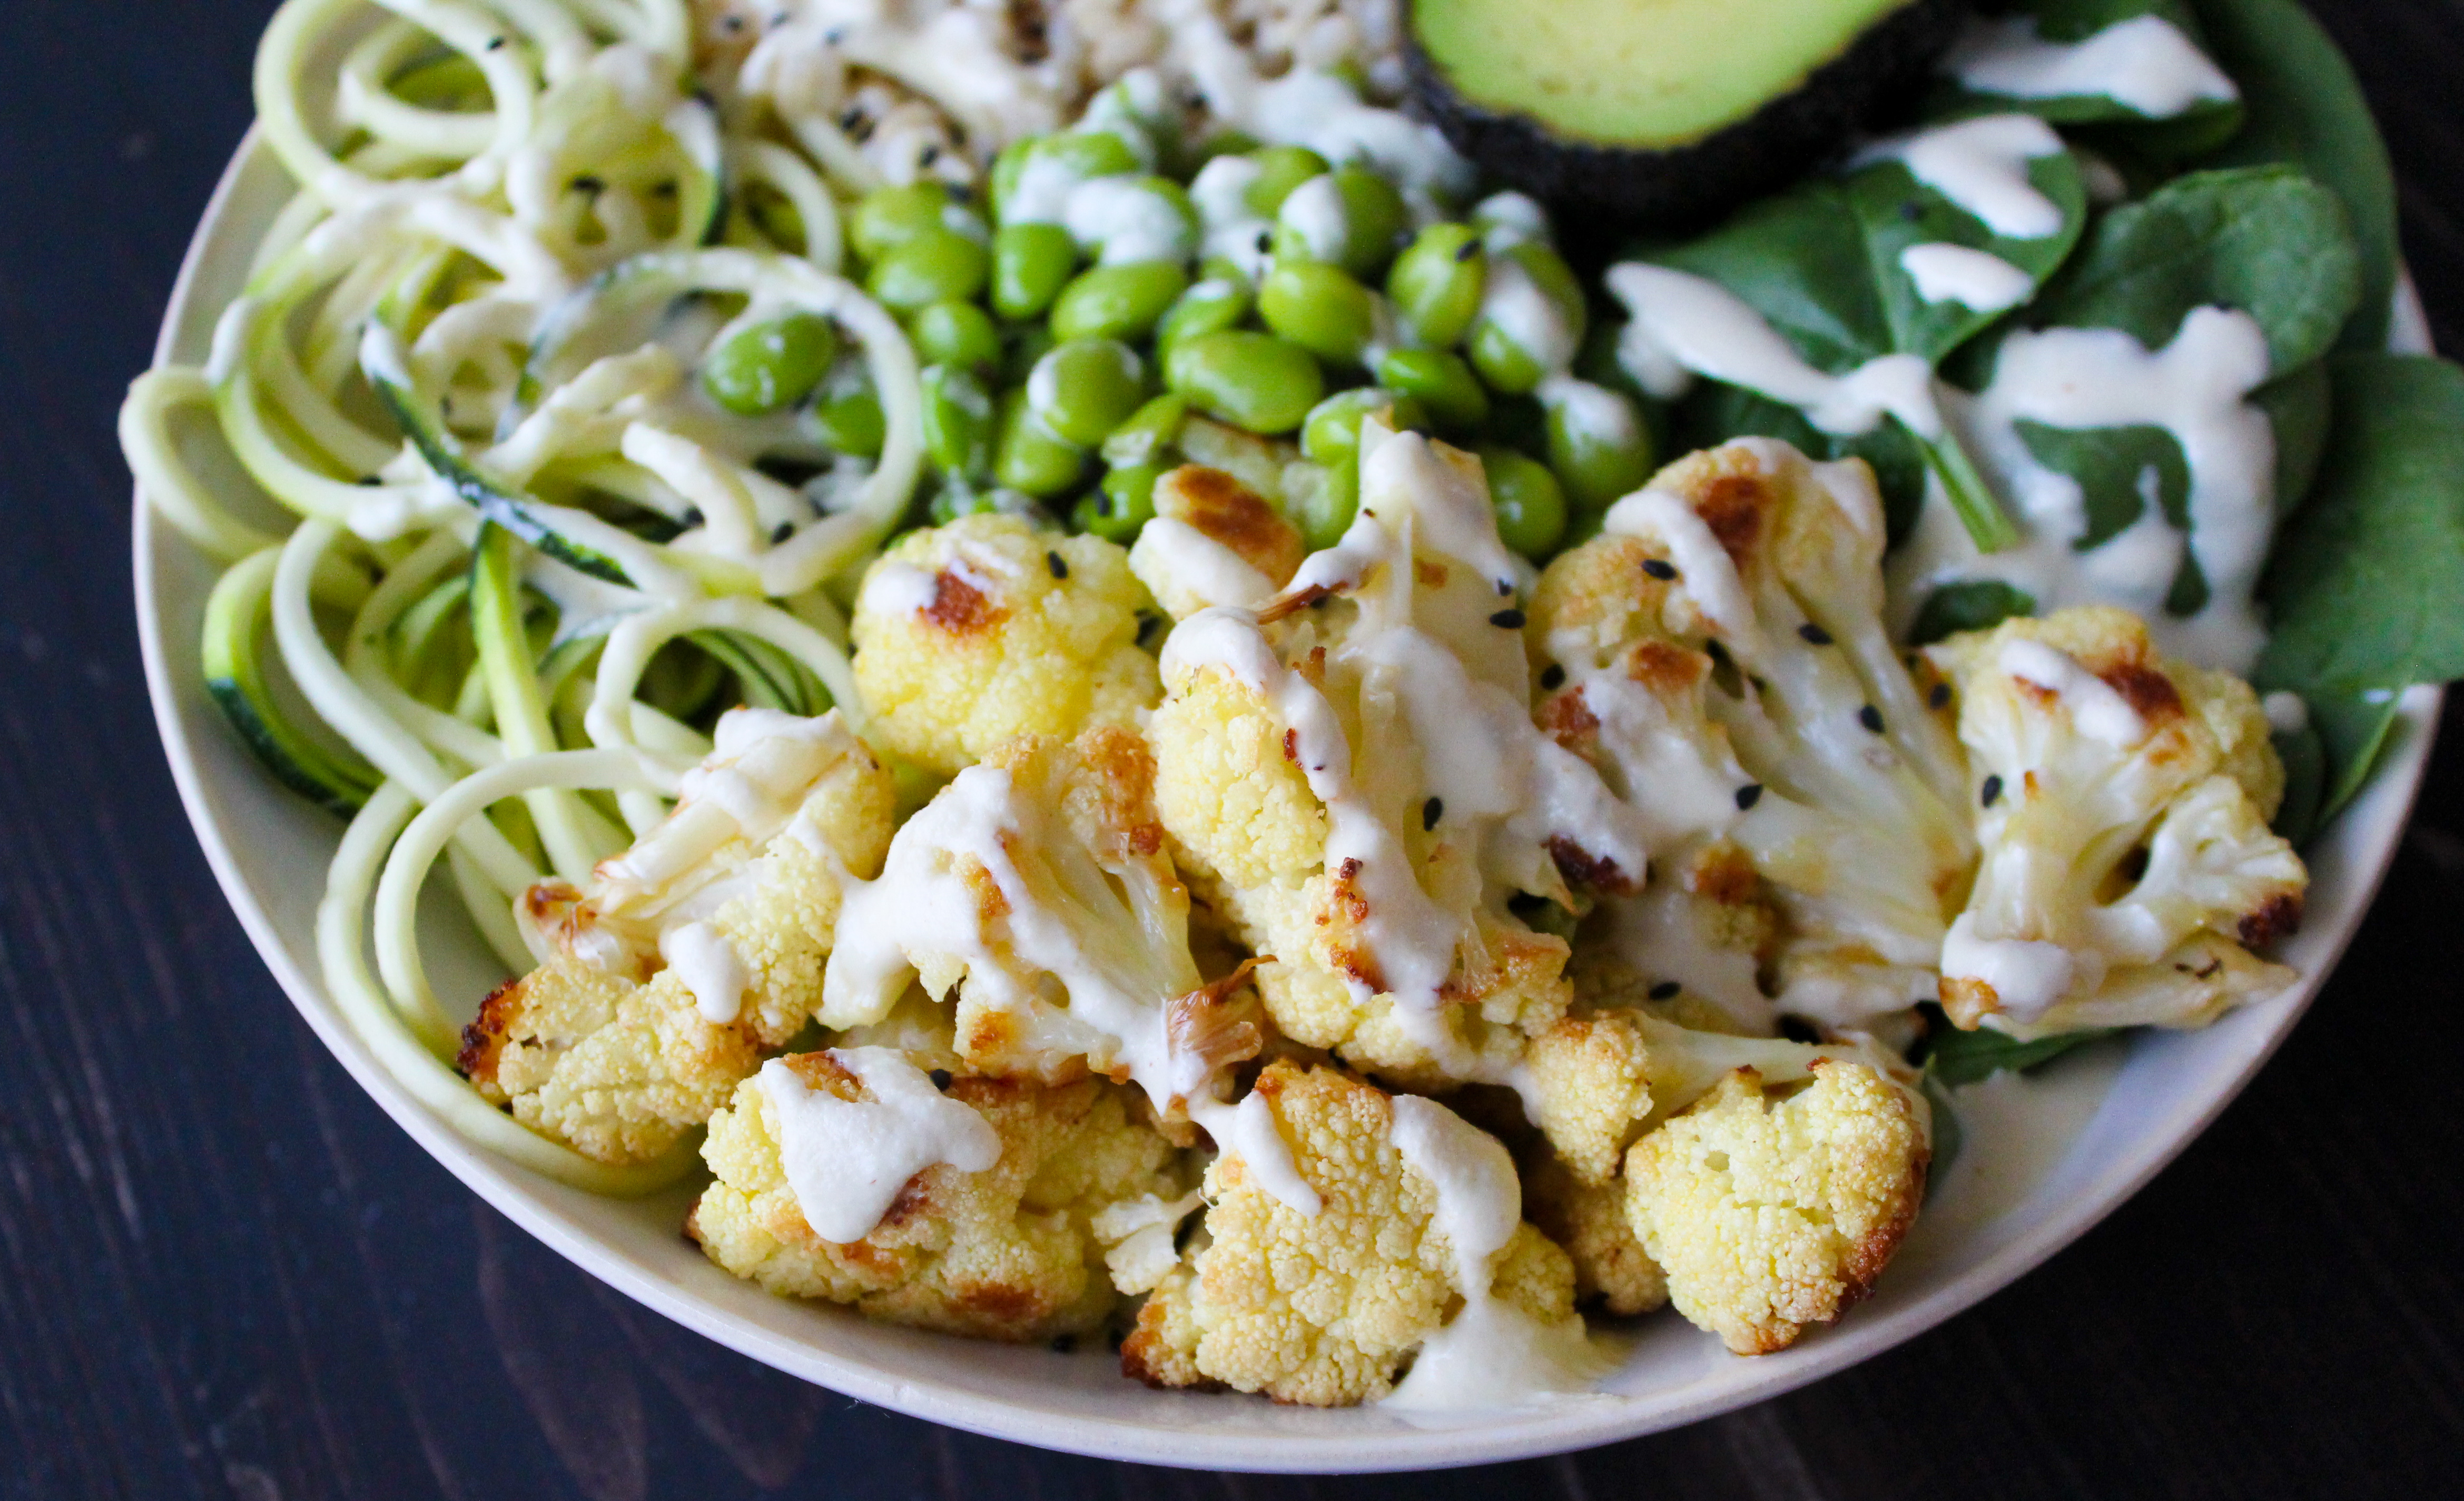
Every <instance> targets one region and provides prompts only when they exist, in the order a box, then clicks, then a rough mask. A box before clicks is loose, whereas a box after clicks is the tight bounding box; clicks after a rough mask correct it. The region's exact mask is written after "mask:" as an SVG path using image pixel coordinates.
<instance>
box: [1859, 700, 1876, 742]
mask: <svg viewBox="0 0 2464 1501" xmlns="http://www.w3.org/2000/svg"><path fill="white" fill-rule="evenodd" d="M1857 722H1858V723H1859V724H1861V725H1863V726H1864V727H1865V728H1867V729H1869V730H1871V731H1873V732H1874V733H1875V734H1877V735H1880V734H1881V733H1882V711H1881V710H1880V709H1877V708H1875V707H1874V706H1873V705H1872V704H1867V705H1866V706H1865V707H1863V708H1862V709H1859V710H1858V711H1857Z"/></svg>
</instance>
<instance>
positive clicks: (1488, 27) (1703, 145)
mask: <svg viewBox="0 0 2464 1501" xmlns="http://www.w3.org/2000/svg"><path fill="white" fill-rule="evenodd" d="M1966 10H1967V7H1966V5H1965V3H1964V0H1537V3H1535V0H1413V4H1412V8H1411V18H1410V22H1409V25H1408V27H1407V29H1406V36H1405V46H1404V61H1405V64H1406V66H1407V67H1408V69H1409V70H1410V74H1411V79H1412V94H1413V100H1414V102H1415V104H1416V105H1417V106H1418V107H1419V110H1420V112H1421V113H1423V114H1424V115H1425V116H1427V117H1428V118H1429V119H1430V120H1432V121H1435V122H1436V123H1437V125H1438V127H1439V128H1440V129H1441V130H1442V131H1444V132H1445V135H1446V138H1447V139H1448V140H1449V141H1451V142H1452V143H1454V146H1455V149H1457V150H1459V151H1461V152H1463V154H1464V155H1465V156H1467V157H1470V158H1471V159H1472V160H1473V161H1475V162H1477V163H1479V164H1480V165H1481V166H1483V167H1485V169H1486V170H1487V172H1488V174H1489V175H1490V176H1492V177H1494V178H1497V179H1499V180H1501V181H1504V182H1507V183H1510V184H1512V185H1513V186H1515V187H1517V188H1523V189H1524V190H1525V191H1527V192H1529V193H1532V194H1533V195H1534V196H1536V197H1539V198H1542V199H1544V200H1546V201H1547V202H1548V203H1549V204H1550V205H1551V207H1552V208H1554V209H1556V210H1559V213H1560V216H1561V218H1563V217H1566V216H1569V215H1571V216H1573V218H1574V219H1575V220H1576V221H1577V222H1578V223H1584V224H1589V225H1591V226H1593V227H1594V229H1595V231H1610V230H1615V231H1632V230H1640V231H1644V232H1656V233H1681V232H1688V231H1691V230H1694V229H1698V228H1701V227H1703V226H1705V225H1706V224H1708V223H1710V222H1711V221H1713V220H1715V219H1717V218H1718V217H1719V216H1720V215H1722V214H1724V213H1726V212H1727V210H1730V209H1733V208H1735V207H1736V206H1737V205H1739V204H1741V203H1743V202H1745V201H1746V200H1748V199H1749V198H1753V197H1756V196H1758V195H1760V194H1762V193H1764V192H1767V191H1769V190H1771V189H1772V188H1777V187H1779V186H1781V185H1782V184H1784V183H1787V182H1790V181H1792V180H1793V179H1795V178H1797V177H1799V176H1802V175H1803V174H1804V173H1805V172H1806V171H1807V170H1809V169H1810V168H1812V167H1813V166H1815V165H1816V164H1817V163H1818V162H1820V161H1821V160H1822V159H1823V158H1824V157H1826V156H1829V155H1833V154H1836V153H1837V152H1838V151H1840V150H1841V149H1843V148H1844V147H1846V146H1847V145H1848V144H1849V143H1851V142H1852V141H1853V140H1854V139H1855V138H1856V137H1858V136H1859V135H1860V134H1864V133H1868V132H1872V131H1875V130H1879V129H1881V128H1884V127H1886V126H1888V125H1889V124H1891V123H1893V122H1894V121H1895V118H1896V117H1899V116H1902V115H1905V114H1907V113H1910V112H1912V111H1913V110H1914V108H1915V107H1916V105H1917V103H1918V101H1919V100H1920V99H1921V98H1922V97H1923V94H1924V91H1925V87H1926V85H1927V83H1928V81H1929V78H1930V75H1931V72H1932V69H1933V65H1934V63H1935V61H1936V60H1937V59H1938V58H1939V57H1940V56H1941V55H1942V53H1943V51H1944V49H1945V48H1947V46H1948V45H1949V44H1950V41H1951V38H1952V37H1953V36H1954V35H1955V34H1956V33H1957V31H1958V28H1959V24H1960V21H1961V18H1962V17H1963V15H1964V14H1965V12H1966Z"/></svg>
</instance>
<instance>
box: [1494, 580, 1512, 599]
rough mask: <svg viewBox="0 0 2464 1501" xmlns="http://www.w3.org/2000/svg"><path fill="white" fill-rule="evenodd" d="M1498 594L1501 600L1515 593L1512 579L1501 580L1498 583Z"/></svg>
mask: <svg viewBox="0 0 2464 1501" xmlns="http://www.w3.org/2000/svg"><path fill="white" fill-rule="evenodd" d="M1497 592H1498V595H1499V597H1500V598H1503V597H1505V596H1506V595H1508V594H1511V593H1513V592H1514V581H1513V580H1512V579H1500V580H1498V581H1497Z"/></svg>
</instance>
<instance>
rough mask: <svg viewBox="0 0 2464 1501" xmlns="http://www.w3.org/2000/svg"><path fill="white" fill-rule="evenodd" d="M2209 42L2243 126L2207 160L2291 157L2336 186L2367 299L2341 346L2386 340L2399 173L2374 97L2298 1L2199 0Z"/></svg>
mask: <svg viewBox="0 0 2464 1501" xmlns="http://www.w3.org/2000/svg"><path fill="white" fill-rule="evenodd" d="M2195 4H2196V6H2197V10H2198V15H2199V24H2200V26H2201V27H2202V28H2203V29H2204V30H2205V31H2206V33H2207V36H2208V51H2209V54H2210V55H2211V56H2213V57H2214V58H2215V59H2216V61H2217V62H2219V63H2221V64H2223V65H2224V69H2225V71H2226V72H2227V73H2229V74H2231V75H2233V81H2234V82H2235V83H2237V84H2239V85H2240V86H2241V94H2242V109H2243V121H2242V128H2241V130H2240V131H2239V132H2238V133H2237V134H2235V135H2234V137H2233V140H2232V141H2230V142H2228V143H2226V144H2225V145H2224V147H2223V149H2221V150H2220V151H2218V152H2216V153H2215V155H2214V156H2212V157H2211V158H2210V159H2209V161H2210V162H2211V165H2214V166H2235V165H2241V164H2247V163H2258V162H2286V163H2292V164H2294V165H2297V166H2301V167H2303V168H2306V169H2307V170H2308V171H2309V173H2310V175H2311V176H2312V177H2314V178H2316V179H2318V180H2319V181H2320V182H2321V183H2324V184H2326V185H2327V186H2328V187H2329V188H2333V189H2334V190H2335V192H2336V194H2337V196H2339V197H2340V198H2342V199H2343V202H2344V209H2345V211H2346V212H2347V213H2348V214H2349V215H2350V216H2351V219H2352V226H2353V233H2354V235H2355V237H2356V238H2357V239H2358V240H2359V242H2360V247H2361V300H2360V302H2359V304H2358V305H2357V306H2356V307H2355V308H2354V310H2353V314H2352V317H2351V318H2350V319H2349V320H2347V321H2346V323H2345V325H2344V329H2343V339H2342V341H2341V342H2340V347H2342V348H2344V349H2351V350H2359V351H2362V352H2364V353H2370V352H2375V351H2377V350H2381V349H2385V348H2386V347H2387V318H2388V313H2389V310H2390V307H2391V305H2392V303H2393V301H2394V298H2395V278H2396V261H2397V256H2398V254H2399V249H2398V245H2397V242H2396V210H2395V172H2394V169H2393V168H2392V167H2391V166H2388V164H2387V143H2386V142H2385V141H2384V140H2382V139H2381V138H2380V136H2379V127H2378V123H2377V121H2374V120H2372V119H2371V118H2370V108H2369V103H2368V101H2367V100H2366V99H2364V98H2363V97H2362V87H2361V84H2360V83H2359V82H2358V81H2357V80H2355V78H2354V77H2353V69H2352V65H2351V64H2350V63H2347V62H2346V61H2345V60H2344V55H2343V53H2342V52H2340V51H2338V50H2337V47H2336V44H2335V42H2334V41H2332V40H2331V39H2329V37H2328V35H2327V33H2326V32H2325V31H2323V30H2322V29H2321V27H2320V25H2319V23H2318V22H2317V21H2315V20H2312V19H2311V17H2310V12H2309V11H2305V10H2303V9H2302V8H2301V6H2300V5H2299V0H2195Z"/></svg>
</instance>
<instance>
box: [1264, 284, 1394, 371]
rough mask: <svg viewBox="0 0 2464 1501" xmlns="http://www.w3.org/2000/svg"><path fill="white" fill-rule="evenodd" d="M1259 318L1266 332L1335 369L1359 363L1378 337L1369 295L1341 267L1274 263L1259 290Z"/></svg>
mask: <svg viewBox="0 0 2464 1501" xmlns="http://www.w3.org/2000/svg"><path fill="white" fill-rule="evenodd" d="M1258 314H1259V316H1260V317H1261V318H1264V319H1265V320H1266V326H1267V327H1268V328H1271V329H1273V330H1274V331H1275V332H1276V333H1278V334H1281V335H1282V336H1283V337H1285V338H1286V339H1288V340H1290V341H1291V342H1294V343H1296V344H1298V345H1300V346H1301V347H1302V348H1304V349H1306V350H1308V351H1309V353H1311V354H1313V355H1316V356H1317V357H1318V358H1319V359H1321V360H1324V361H1327V362H1328V363H1330V364H1357V363H1359V360H1360V355H1361V351H1362V350H1364V349H1366V348H1368V347H1369V341H1370V339H1371V337H1372V336H1373V335H1375V333H1376V331H1377V304H1376V303H1375V301H1374V300H1373V299H1372V298H1371V296H1370V292H1369V289H1368V288H1367V287H1364V286H1362V285H1361V284H1360V283H1359V282H1357V281H1354V280H1353V279H1352V277H1351V276H1347V275H1345V273H1344V271H1343V269H1342V268H1341V267H1339V266H1329V265H1325V264H1322V263H1320V262H1318V261H1313V260H1293V261H1278V262H1276V264H1275V269H1274V270H1272V271H1270V272H1268V273H1266V279H1265V283H1264V284H1263V285H1261V286H1260V287H1259V288H1258Z"/></svg>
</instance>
